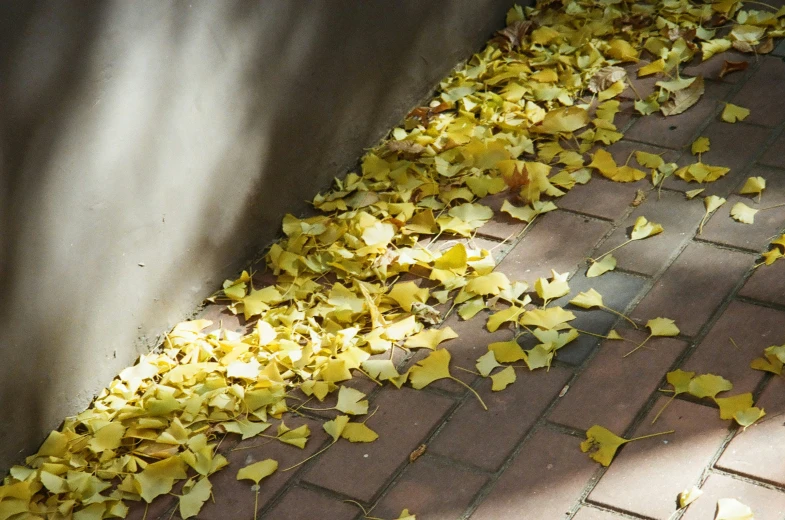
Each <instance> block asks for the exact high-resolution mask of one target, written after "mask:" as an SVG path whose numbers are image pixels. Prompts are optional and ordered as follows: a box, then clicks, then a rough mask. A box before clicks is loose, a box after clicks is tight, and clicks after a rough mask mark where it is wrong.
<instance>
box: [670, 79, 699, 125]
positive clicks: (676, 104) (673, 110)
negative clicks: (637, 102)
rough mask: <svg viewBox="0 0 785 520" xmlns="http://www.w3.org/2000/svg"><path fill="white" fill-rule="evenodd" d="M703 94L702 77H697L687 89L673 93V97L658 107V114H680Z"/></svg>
mask: <svg viewBox="0 0 785 520" xmlns="http://www.w3.org/2000/svg"><path fill="white" fill-rule="evenodd" d="M703 92H704V86H703V76H698V77H697V78H695V81H693V82H692V83H691V84H690V85H689V86H688V87H686V88H684V89H682V90H677V91H675V92H674V93H673V97H672V98H671V99H669V100H668V101H666V102H665V103H663V104H662V105H661V106H660V112H662V115H664V116H675V115H677V114H681V113H682V112H684V111H685V110H687V109H688V108H690V107H691V106H693V105H694V104H695V103H697V102H698V100H700V98H701V96H703Z"/></svg>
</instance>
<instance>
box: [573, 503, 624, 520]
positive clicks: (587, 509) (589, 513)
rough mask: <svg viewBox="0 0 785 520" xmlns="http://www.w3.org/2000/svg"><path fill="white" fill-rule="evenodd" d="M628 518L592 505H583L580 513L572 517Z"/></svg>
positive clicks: (585, 519)
mask: <svg viewBox="0 0 785 520" xmlns="http://www.w3.org/2000/svg"><path fill="white" fill-rule="evenodd" d="M625 518H628V517H626V516H622V515H620V514H617V513H612V512H610V511H603V510H602V509H597V508H594V507H591V506H583V507H582V508H580V509H579V510H578V513H577V514H576V515H575V516H573V517H572V519H573V520H624V519H625Z"/></svg>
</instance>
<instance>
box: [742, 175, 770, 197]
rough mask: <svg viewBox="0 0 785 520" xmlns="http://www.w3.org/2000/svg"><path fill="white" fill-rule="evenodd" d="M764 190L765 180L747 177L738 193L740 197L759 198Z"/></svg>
mask: <svg viewBox="0 0 785 520" xmlns="http://www.w3.org/2000/svg"><path fill="white" fill-rule="evenodd" d="M765 189H766V179H764V178H763V177H749V178H747V181H746V182H745V183H744V186H742V188H741V191H740V192H739V193H741V194H742V195H748V194H752V195H758V196H760V195H761V194H762V193H763V190H765Z"/></svg>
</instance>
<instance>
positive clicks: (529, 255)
mask: <svg viewBox="0 0 785 520" xmlns="http://www.w3.org/2000/svg"><path fill="white" fill-rule="evenodd" d="M537 220H538V221H537V222H536V223H535V224H534V226H533V227H532V228H531V229H530V230H529V231H527V232H526V235H525V236H524V237H523V240H521V241H520V242H518V244H517V245H516V246H515V247H514V248H513V249H512V251H510V253H509V254H508V255H507V256H506V257H505V258H504V260H502V262H501V263H500V264H499V266H498V267H497V271H500V272H502V273H504V274H506V275H507V277H508V278H509V279H510V280H513V281H520V280H524V281H526V282H529V285H532V284H533V283H534V281H535V280H536V279H537V278H540V277H542V276H546V277H547V276H550V272H551V269H555V270H556V271H558V272H560V273H561V272H565V271H567V272H570V273H573V272H575V270H576V269H578V265H579V264H582V265H585V263H584V261H585V259H586V257H587V256H588V254H589V252H591V250H592V249H593V248H594V246H595V245H596V244H597V242H599V240H600V239H601V238H602V237H603V236H605V234H606V233H607V232H608V231H610V229H611V225H610V224H609V223H607V222H602V221H599V220H595V219H592V218H588V217H582V216H579V215H574V214H572V213H567V212H566V211H552V212H550V213H546V214H545V215H543V216H541V217H539V218H538V219H537Z"/></svg>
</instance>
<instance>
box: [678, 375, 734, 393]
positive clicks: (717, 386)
mask: <svg viewBox="0 0 785 520" xmlns="http://www.w3.org/2000/svg"><path fill="white" fill-rule="evenodd" d="M732 389H733V384H732V383H731V382H730V381H728V380H727V379H725V378H724V377H722V376H718V375H715V374H702V375H699V376H696V377H694V378H692V380H690V384H689V390H688V391H689V393H690V394H691V395H694V396H695V397H711V398H712V399H714V398H715V397H716V396H717V394H719V393H720V392H727V391H728V390H732Z"/></svg>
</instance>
